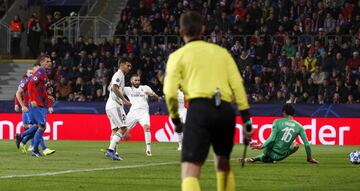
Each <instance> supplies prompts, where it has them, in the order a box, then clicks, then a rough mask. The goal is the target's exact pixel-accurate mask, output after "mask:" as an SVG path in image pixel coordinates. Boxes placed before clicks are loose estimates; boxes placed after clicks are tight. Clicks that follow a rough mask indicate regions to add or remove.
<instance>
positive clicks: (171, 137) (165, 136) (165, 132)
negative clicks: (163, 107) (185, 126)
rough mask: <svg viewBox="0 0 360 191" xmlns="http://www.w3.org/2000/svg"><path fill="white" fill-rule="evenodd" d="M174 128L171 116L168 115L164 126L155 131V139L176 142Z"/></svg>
mask: <svg viewBox="0 0 360 191" xmlns="http://www.w3.org/2000/svg"><path fill="white" fill-rule="evenodd" d="M174 128H175V125H174V123H173V122H172V121H171V118H170V117H168V119H167V121H166V122H165V124H164V127H163V128H161V129H159V130H158V131H157V132H156V133H155V139H156V140H157V141H159V142H178V140H179V137H178V135H177V133H175V132H174Z"/></svg>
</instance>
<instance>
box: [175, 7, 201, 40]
mask: <svg viewBox="0 0 360 191" xmlns="http://www.w3.org/2000/svg"><path fill="white" fill-rule="evenodd" d="M203 24H204V20H203V18H202V17H201V15H200V14H199V13H198V12H196V11H187V12H185V13H183V14H182V15H181V17H180V29H181V30H182V32H183V34H184V35H185V36H187V37H190V38H193V37H197V36H198V35H199V34H200V31H201V28H202V26H203Z"/></svg>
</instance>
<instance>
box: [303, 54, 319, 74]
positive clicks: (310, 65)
mask: <svg viewBox="0 0 360 191" xmlns="http://www.w3.org/2000/svg"><path fill="white" fill-rule="evenodd" d="M304 65H305V67H306V70H307V71H310V72H314V71H315V66H316V65H317V59H316V58H314V57H313V53H312V52H309V53H308V56H307V57H306V58H305V60H304Z"/></svg>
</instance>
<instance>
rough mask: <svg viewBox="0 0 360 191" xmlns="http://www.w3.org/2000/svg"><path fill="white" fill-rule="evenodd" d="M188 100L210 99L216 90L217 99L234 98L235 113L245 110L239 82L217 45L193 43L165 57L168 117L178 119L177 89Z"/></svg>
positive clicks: (228, 57)
mask: <svg viewBox="0 0 360 191" xmlns="http://www.w3.org/2000/svg"><path fill="white" fill-rule="evenodd" d="M180 86H181V88H182V90H183V92H184V95H185V97H186V99H187V100H188V101H191V100H192V99H194V98H212V97H213V95H214V93H215V90H216V89H217V88H219V90H220V92H221V100H223V101H227V102H232V100H233V97H235V99H236V103H237V105H238V109H239V110H244V109H249V104H248V101H247V97H246V93H245V89H244V86H243V80H242V78H241V76H240V73H239V71H238V68H237V67H236V64H235V62H234V60H233V58H232V56H231V55H230V54H229V53H228V51H227V50H226V49H224V48H222V47H220V46H218V45H215V44H212V43H208V42H205V41H201V40H197V41H191V42H188V43H187V44H186V45H185V46H183V47H182V48H180V49H178V50H177V51H175V52H173V53H172V54H170V56H169V60H168V62H167V65H166V76H165V80H164V94H165V99H166V104H167V107H168V110H169V113H170V116H171V117H172V118H175V117H178V104H177V103H178V100H177V98H178V97H177V94H178V89H179V87H180Z"/></svg>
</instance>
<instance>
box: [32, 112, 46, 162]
mask: <svg viewBox="0 0 360 191" xmlns="http://www.w3.org/2000/svg"><path fill="white" fill-rule="evenodd" d="M46 113H47V109H46V108H44V107H35V108H32V114H33V116H34V121H35V122H36V123H37V124H38V125H39V128H38V130H37V131H36V133H35V136H34V150H33V152H32V154H33V156H36V157H41V156H42V155H41V154H40V152H39V144H40V142H41V139H42V136H43V134H44V132H45V129H46Z"/></svg>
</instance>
